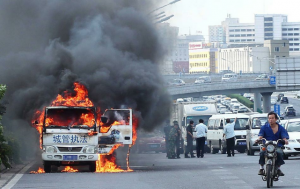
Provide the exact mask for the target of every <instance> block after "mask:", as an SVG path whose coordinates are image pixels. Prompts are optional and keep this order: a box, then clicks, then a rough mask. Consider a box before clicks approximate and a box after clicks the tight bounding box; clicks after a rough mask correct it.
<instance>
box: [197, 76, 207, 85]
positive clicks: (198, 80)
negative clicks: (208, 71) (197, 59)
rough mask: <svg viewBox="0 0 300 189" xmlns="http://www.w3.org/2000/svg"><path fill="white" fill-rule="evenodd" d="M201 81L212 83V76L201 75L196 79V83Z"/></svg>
mask: <svg viewBox="0 0 300 189" xmlns="http://www.w3.org/2000/svg"><path fill="white" fill-rule="evenodd" d="M200 83H211V78H210V76H201V77H199V78H197V79H196V80H195V84H200Z"/></svg>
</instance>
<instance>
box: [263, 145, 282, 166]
mask: <svg viewBox="0 0 300 189" xmlns="http://www.w3.org/2000/svg"><path fill="white" fill-rule="evenodd" d="M276 152H277V160H276V162H275V165H277V166H281V165H283V164H285V163H284V161H283V151H282V149H281V148H280V147H279V148H276ZM265 153H266V151H261V152H260V154H259V155H260V157H259V164H260V165H264V164H265V163H266V162H265Z"/></svg>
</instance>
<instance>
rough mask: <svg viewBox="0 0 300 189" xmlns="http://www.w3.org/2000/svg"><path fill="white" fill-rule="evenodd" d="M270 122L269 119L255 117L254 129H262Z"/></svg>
mask: <svg viewBox="0 0 300 189" xmlns="http://www.w3.org/2000/svg"><path fill="white" fill-rule="evenodd" d="M267 121H268V119H267V117H255V118H253V119H252V129H260V127H261V126H263V125H265V123H266V122H267Z"/></svg>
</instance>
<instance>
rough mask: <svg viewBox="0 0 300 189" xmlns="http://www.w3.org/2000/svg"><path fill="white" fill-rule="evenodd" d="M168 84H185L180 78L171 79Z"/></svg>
mask: <svg viewBox="0 0 300 189" xmlns="http://www.w3.org/2000/svg"><path fill="white" fill-rule="evenodd" d="M168 85H170V86H182V85H185V82H184V81H183V80H182V79H173V80H171V81H169V82H168Z"/></svg>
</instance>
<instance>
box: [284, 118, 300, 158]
mask: <svg viewBox="0 0 300 189" xmlns="http://www.w3.org/2000/svg"><path fill="white" fill-rule="evenodd" d="M285 129H286V130H287V132H288V134H289V137H290V138H289V144H288V145H285V149H284V150H283V153H284V156H283V158H284V159H288V158H289V156H291V155H299V154H300V150H299V149H300V119H290V120H288V121H287V123H286V124H285Z"/></svg>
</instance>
